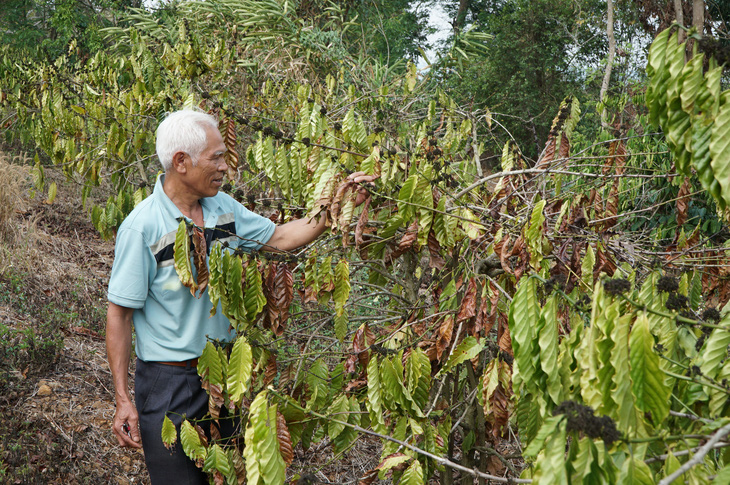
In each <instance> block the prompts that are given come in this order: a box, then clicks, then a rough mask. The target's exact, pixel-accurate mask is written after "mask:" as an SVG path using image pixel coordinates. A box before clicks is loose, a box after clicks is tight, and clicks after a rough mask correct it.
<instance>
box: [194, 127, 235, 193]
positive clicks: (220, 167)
mask: <svg viewBox="0 0 730 485" xmlns="http://www.w3.org/2000/svg"><path fill="white" fill-rule="evenodd" d="M205 132H206V136H207V142H208V143H207V145H206V147H205V149H204V150H203V152H202V153H201V154H200V156H199V157H198V163H197V165H195V166H193V164H192V158H191V157H190V156H189V155H188V156H187V158H188V160H187V161H186V163H189V165H188V173H187V177H186V179H187V180H188V186H189V187H190V190H191V191H192V192H194V193H195V194H196V195H197V196H198V197H200V198H202V197H213V196H214V195H216V194H217V193H218V190H219V189H220V188H221V185H222V184H223V176H224V175H225V174H226V171H227V170H228V165H227V164H226V156H225V155H226V151H227V149H226V145H225V143H223V137H222V136H221V134H220V132H219V131H218V130H216V129H215V128H211V127H206V130H205Z"/></svg>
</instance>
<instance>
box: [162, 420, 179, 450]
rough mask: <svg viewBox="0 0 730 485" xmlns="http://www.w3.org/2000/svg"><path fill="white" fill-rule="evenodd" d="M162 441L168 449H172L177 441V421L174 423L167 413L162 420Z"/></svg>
mask: <svg viewBox="0 0 730 485" xmlns="http://www.w3.org/2000/svg"><path fill="white" fill-rule="evenodd" d="M162 442H163V443H164V444H165V448H167V449H168V450H170V449H172V447H173V445H174V444H175V443H176V442H177V429H176V428H175V423H173V422H172V420H171V419H170V418H168V417H167V415H165V419H163V420H162Z"/></svg>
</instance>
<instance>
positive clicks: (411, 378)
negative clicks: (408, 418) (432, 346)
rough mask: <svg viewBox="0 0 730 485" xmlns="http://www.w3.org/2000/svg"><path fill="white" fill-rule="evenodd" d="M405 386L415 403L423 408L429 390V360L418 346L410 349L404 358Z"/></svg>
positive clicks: (426, 401)
mask: <svg viewBox="0 0 730 485" xmlns="http://www.w3.org/2000/svg"><path fill="white" fill-rule="evenodd" d="M406 387H407V388H408V390H409V391H410V393H411V395H412V396H413V400H414V401H415V402H416V405H417V406H418V407H419V408H421V409H425V407H426V405H427V404H428V399H429V395H430V391H431V361H430V360H429V359H428V356H427V355H426V353H425V352H424V351H423V350H421V349H420V348H418V347H416V348H415V349H413V350H411V352H410V354H409V355H408V359H407V360H406Z"/></svg>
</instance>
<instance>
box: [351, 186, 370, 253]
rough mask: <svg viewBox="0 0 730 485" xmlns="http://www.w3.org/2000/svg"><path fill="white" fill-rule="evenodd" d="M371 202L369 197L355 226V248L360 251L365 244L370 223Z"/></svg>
mask: <svg viewBox="0 0 730 485" xmlns="http://www.w3.org/2000/svg"><path fill="white" fill-rule="evenodd" d="M370 200H371V197H370V195H368V196H367V198H366V199H365V201H364V202H363V204H362V212H361V213H360V217H359V218H358V219H357V225H356V226H355V247H356V248H357V249H360V247H361V246H362V245H363V244H365V240H364V239H363V234H364V231H365V227H366V226H367V223H368V217H369V209H370Z"/></svg>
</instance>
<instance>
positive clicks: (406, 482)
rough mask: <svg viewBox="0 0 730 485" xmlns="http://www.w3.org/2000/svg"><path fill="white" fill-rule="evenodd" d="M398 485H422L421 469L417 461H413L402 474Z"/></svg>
mask: <svg viewBox="0 0 730 485" xmlns="http://www.w3.org/2000/svg"><path fill="white" fill-rule="evenodd" d="M398 483H399V484H400V485H424V483H425V482H424V477H423V468H422V467H421V463H420V462H419V461H418V460H413V463H411V466H409V467H408V468H407V469H406V471H404V472H403V476H401V479H400V482H398Z"/></svg>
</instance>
